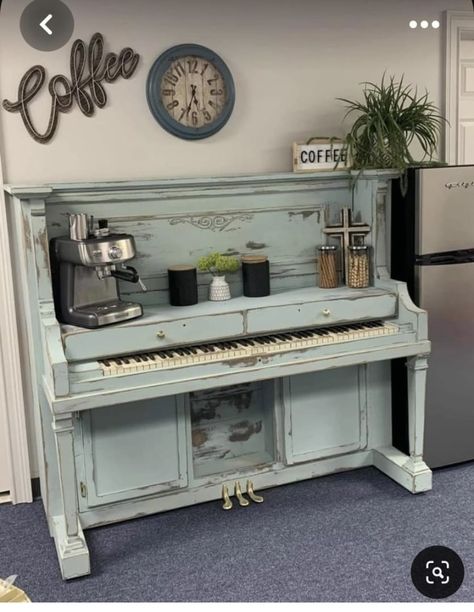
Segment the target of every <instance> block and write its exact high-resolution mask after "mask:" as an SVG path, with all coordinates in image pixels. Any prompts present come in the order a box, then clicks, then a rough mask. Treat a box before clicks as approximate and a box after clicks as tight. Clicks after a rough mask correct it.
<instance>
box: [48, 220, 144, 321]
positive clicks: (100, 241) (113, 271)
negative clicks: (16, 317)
mask: <svg viewBox="0 0 474 612" xmlns="http://www.w3.org/2000/svg"><path fill="white" fill-rule="evenodd" d="M135 254H136V251H135V240H134V238H133V236H132V235H130V234H118V233H113V232H111V231H110V229H109V227H108V221H107V219H99V220H98V226H97V228H94V220H93V218H92V217H88V216H87V215H86V214H84V213H80V214H72V215H69V236H62V237H59V238H53V239H52V240H51V244H50V258H51V272H52V278H53V294H54V302H55V308H56V316H57V318H58V320H59V321H60V322H61V323H67V324H70V325H77V326H79V327H87V328H96V327H102V326H104V325H110V324H111V323H118V322H120V321H126V320H128V319H135V318H136V317H141V316H142V314H143V309H142V306H141V305H140V304H137V303H135V302H127V301H123V300H121V299H120V292H119V287H118V280H122V281H128V282H131V283H139V284H140V286H141V288H142V290H144V291H146V287H145V286H144V284H143V283H142V281H141V280H140V277H139V275H138V273H137V271H136V270H135V268H132V267H131V266H127V265H125V262H127V261H129V260H131V259H133V258H134V257H135Z"/></svg>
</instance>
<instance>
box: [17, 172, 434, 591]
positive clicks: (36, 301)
mask: <svg viewBox="0 0 474 612" xmlns="http://www.w3.org/2000/svg"><path fill="white" fill-rule="evenodd" d="M391 178H393V177H392V175H391V174H390V172H377V171H370V172H366V173H364V174H363V175H362V176H359V177H358V178H357V180H355V176H353V175H351V174H350V173H349V172H346V171H335V172H330V173H327V172H320V173H314V174H302V175H298V174H271V175H258V176H236V177H223V178H215V179H208V178H201V179H175V180H156V181H142V182H137V181H122V182H117V183H107V182H103V183H90V184H89V183H83V184H51V185H36V186H15V185H10V186H7V188H6V190H7V201H8V207H9V208H8V209H9V214H10V218H11V223H12V229H13V231H14V239H13V244H14V250H15V258H14V260H15V265H16V276H17V279H18V280H19V282H18V286H17V299H18V308H19V316H20V319H21V322H22V326H21V329H22V336H23V337H22V343H23V346H24V349H25V360H29V361H28V367H25V377H26V384H27V385H28V386H29V388H30V390H31V397H30V404H31V412H32V415H31V416H32V419H34V423H35V430H36V444H37V447H38V448H37V450H38V461H39V471H40V478H41V491H42V498H43V504H44V506H45V510H46V514H47V517H48V524H49V528H50V531H51V535H52V536H53V538H54V541H55V544H56V549H57V554H58V559H59V564H60V567H61V572H62V576H63V577H64V578H65V579H68V578H74V577H77V576H81V575H84V574H87V573H89V572H90V560H89V551H88V547H87V543H86V539H85V536H84V530H85V529H87V528H92V527H95V526H98V525H104V524H107V523H111V522H116V521H121V520H126V519H130V518H134V517H138V516H143V515H147V514H151V513H155V512H161V511H165V510H170V509H173V508H178V507H182V506H186V505H191V504H196V503H200V502H205V501H209V500H218V499H219V498H220V497H221V495H222V489H223V485H226V486H228V490H229V492H230V493H231V494H233V491H234V487H235V483H236V482H239V483H242V486H243V487H244V485H245V483H246V482H247V481H249V480H250V481H251V482H252V483H253V486H254V488H255V489H256V490H261V489H265V488H269V487H274V486H277V485H282V484H286V483H290V482H294V481H297V480H302V479H309V478H315V477H317V476H321V475H325V474H329V473H333V472H337V471H342V470H348V469H355V468H360V467H364V466H375V467H376V468H378V469H379V470H381V471H382V472H383V473H385V474H386V475H387V476H389V477H390V478H392V479H393V480H394V481H396V482H397V483H398V484H400V485H401V486H403V487H404V488H405V489H407V490H408V491H410V492H411V493H418V492H421V491H427V490H429V489H431V472H430V470H429V468H428V467H427V465H426V464H425V463H424V461H423V456H422V454H423V425H424V389H425V377H426V369H427V357H428V354H429V351H430V343H429V341H428V335H427V316H426V312H424V311H423V310H420V309H419V308H417V307H416V306H415V305H414V304H413V303H412V302H411V300H410V298H409V296H408V293H407V290H406V286H405V284H403V283H400V282H397V281H394V280H392V279H391V278H390V262H389V260H388V258H387V252H388V251H389V249H388V244H387V236H388V235H389V234H388V228H387V226H386V218H387V209H388V208H389V206H390V195H389V190H388V189H387V187H388V184H389V182H390V180H391ZM342 207H350V208H351V209H352V214H353V218H354V219H355V220H360V221H363V222H365V223H368V224H369V225H370V227H371V232H370V234H369V235H368V238H367V243H368V244H369V245H370V253H371V286H370V287H369V288H367V289H349V288H347V287H344V286H341V287H339V288H336V289H320V288H318V277H317V274H318V273H317V265H316V264H317V246H318V245H320V244H322V243H324V242H325V240H326V238H325V235H324V232H323V230H324V227H325V225H326V224H328V223H334V222H336V221H337V219H338V216H339V214H340V211H341V208H342ZM79 212H85V213H87V214H89V215H94V216H95V217H105V218H108V219H109V223H110V226H111V227H113V228H114V230H116V231H123V232H126V233H129V234H132V235H133V236H134V237H135V241H136V246H137V253H138V255H137V257H136V259H135V260H134V266H135V267H136V268H137V269H138V272H139V273H140V276H141V278H142V279H143V280H144V282H145V284H146V285H147V287H148V291H147V292H146V293H141V292H140V291H139V290H137V288H136V287H132V288H131V286H130V285H128V286H127V285H125V284H124V285H123V286H122V287H121V290H122V295H124V296H125V297H126V298H127V297H129V298H130V299H132V300H133V301H138V302H140V303H141V304H142V305H143V308H144V315H143V317H142V318H139V319H135V320H131V321H128V322H125V323H121V324H117V325H111V326H107V327H103V328H99V329H82V328H78V327H73V326H68V325H61V324H60V323H58V321H57V319H56V316H55V310H54V303H53V296H52V288H51V272H50V263H49V255H48V253H49V249H48V245H49V241H50V240H51V239H52V238H55V237H58V236H61V235H64V234H67V226H68V215H69V214H70V213H79ZM210 250H218V251H221V252H224V253H229V254H236V255H238V254H241V253H249V252H252V253H257V254H258V253H265V255H267V256H268V258H269V260H270V262H271V295H269V296H267V297H263V298H247V297H243V296H242V286H241V278H240V274H239V273H237V274H234V275H233V276H232V277H229V280H230V281H231V291H232V295H233V298H232V299H231V300H229V301H226V302H209V301H207V286H208V283H209V278H208V276H207V275H206V274H200V275H199V295H200V301H199V303H198V304H197V305H195V306H187V307H173V306H170V305H169V299H168V291H167V274H166V271H167V268H168V267H169V266H171V265H173V264H191V263H192V264H195V263H196V262H197V260H198V258H199V257H200V256H201V255H205V254H207V253H208V252H209V251H210ZM400 358H405V359H406V363H407V385H408V392H409V410H408V411H409V414H408V424H407V431H408V448H409V454H404V453H403V452H402V451H400V450H399V449H397V448H395V447H394V446H393V444H392V431H391V422H392V410H398V409H399V407H397V406H392V405H391V380H390V360H392V359H400ZM314 502H315V503H314V508H315V512H317V508H318V482H317V480H315V481H314ZM249 516H250V515H249ZM222 520H226V515H225V514H224V513H223V518H222ZM157 545H159V543H157Z"/></svg>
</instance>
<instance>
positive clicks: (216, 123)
mask: <svg viewBox="0 0 474 612" xmlns="http://www.w3.org/2000/svg"><path fill="white" fill-rule="evenodd" d="M146 91H147V100H148V106H149V107H150V110H151V112H152V114H153V116H154V117H155V119H156V120H157V121H158V123H159V124H160V125H161V126H162V127H163V128H165V130H167V131H168V132H170V133H171V134H174V135H175V136H178V137H179V138H185V139H187V140H197V139H199V138H207V137H208V136H212V135H213V134H215V133H216V132H218V131H219V130H220V129H222V128H223V127H224V125H225V124H226V123H227V121H228V119H229V117H230V115H231V114H232V110H233V108H234V101H235V87H234V80H233V78H232V74H231V72H230V70H229V68H228V67H227V65H226V64H225V63H224V61H223V60H222V59H221V58H220V57H219V56H218V55H217V53H214V51H211V49H208V48H207V47H203V46H201V45H193V44H186V45H177V46H175V47H172V48H171V49H168V50H167V51H165V52H164V53H162V54H161V55H160V56H159V57H158V58H157V59H156V60H155V62H154V64H153V66H152V67H151V70H150V72H149V74H148V79H147V87H146Z"/></svg>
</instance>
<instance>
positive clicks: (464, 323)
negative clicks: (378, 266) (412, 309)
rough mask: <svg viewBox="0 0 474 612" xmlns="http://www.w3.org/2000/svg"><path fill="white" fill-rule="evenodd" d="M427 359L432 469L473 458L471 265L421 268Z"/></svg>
mask: <svg viewBox="0 0 474 612" xmlns="http://www.w3.org/2000/svg"><path fill="white" fill-rule="evenodd" d="M418 275H419V291H420V294H419V297H420V306H421V307H422V308H424V309H426V310H428V326H429V330H428V332H429V338H430V340H431V341H432V353H431V356H430V358H429V368H428V378H427V396H426V421H425V451H424V458H425V461H426V462H427V464H428V465H429V466H430V467H431V468H435V467H439V466H441V465H449V464H452V463H459V462H461V461H468V460H471V459H474V263H466V264H457V265H449V266H420V267H419V268H418Z"/></svg>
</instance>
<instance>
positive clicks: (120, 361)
mask: <svg viewBox="0 0 474 612" xmlns="http://www.w3.org/2000/svg"><path fill="white" fill-rule="evenodd" d="M115 363H118V365H123V361H122V360H121V359H120V357H116V358H115Z"/></svg>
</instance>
